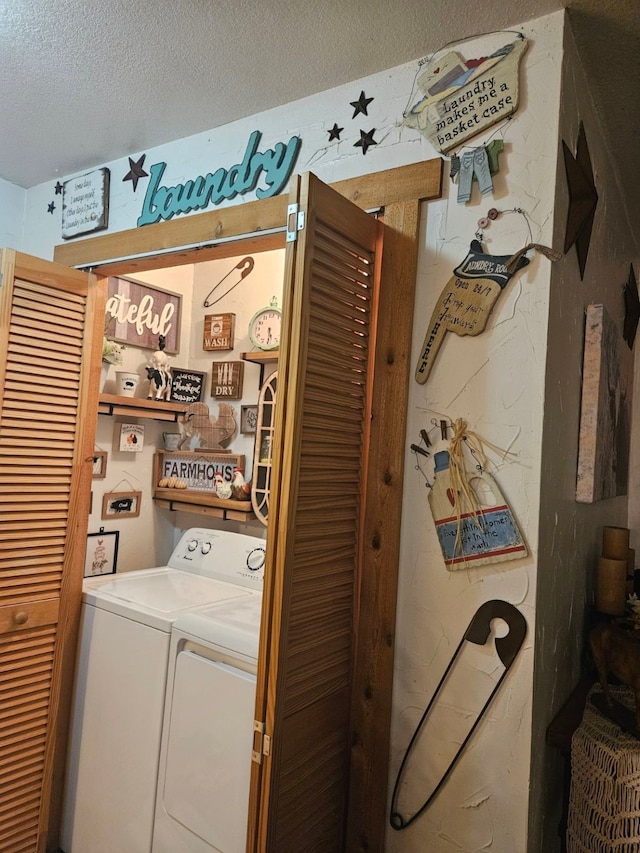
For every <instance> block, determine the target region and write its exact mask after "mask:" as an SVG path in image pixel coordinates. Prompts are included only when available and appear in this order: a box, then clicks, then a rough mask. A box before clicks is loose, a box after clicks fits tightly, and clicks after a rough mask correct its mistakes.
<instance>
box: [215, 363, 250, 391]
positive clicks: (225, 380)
mask: <svg viewBox="0 0 640 853" xmlns="http://www.w3.org/2000/svg"><path fill="white" fill-rule="evenodd" d="M243 378H244V361H214V363H213V367H212V369H211V396H212V397H214V398H215V399H216V400H220V399H223V400H241V399H242V380H243Z"/></svg>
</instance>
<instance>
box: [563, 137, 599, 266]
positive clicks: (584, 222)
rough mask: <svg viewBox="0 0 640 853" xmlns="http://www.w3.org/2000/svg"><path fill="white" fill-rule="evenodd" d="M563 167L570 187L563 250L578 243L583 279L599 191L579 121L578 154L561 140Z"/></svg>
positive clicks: (579, 264)
mask: <svg viewBox="0 0 640 853" xmlns="http://www.w3.org/2000/svg"><path fill="white" fill-rule="evenodd" d="M562 149H563V151H564V166H565V170H566V173H567V184H568V186H569V210H568V213H567V229H566V232H565V238H564V250H565V252H567V251H568V250H569V249H570V248H571V246H573V244H574V243H575V246H576V252H577V255H578V266H579V267H580V279H581V280H582V279H583V278H584V269H585V266H586V264H587V255H588V253H589V243H590V242H591V231H592V229H593V220H594V218H595V215H596V207H597V205H598V193H597V191H596V187H595V183H594V180H593V169H592V167H591V157H590V155H589V147H588V145H587V137H586V134H585V132H584V125H583V124H582V122H581V123H580V131H579V133H578V144H577V147H576V156H575V157H574V156H573V154H572V153H571V151H570V150H569V147H568V146H567V144H566V142H564V140H563V142H562Z"/></svg>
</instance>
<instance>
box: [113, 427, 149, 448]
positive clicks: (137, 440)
mask: <svg viewBox="0 0 640 853" xmlns="http://www.w3.org/2000/svg"><path fill="white" fill-rule="evenodd" d="M118 449H119V450H121V451H123V452H125V453H142V451H143V450H144V427H143V426H142V425H141V424H120V441H119V443H118Z"/></svg>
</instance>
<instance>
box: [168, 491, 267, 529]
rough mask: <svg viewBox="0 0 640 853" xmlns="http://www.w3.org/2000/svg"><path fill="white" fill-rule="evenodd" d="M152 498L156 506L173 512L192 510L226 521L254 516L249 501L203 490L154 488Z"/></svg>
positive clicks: (244, 519) (247, 519)
mask: <svg viewBox="0 0 640 853" xmlns="http://www.w3.org/2000/svg"><path fill="white" fill-rule="evenodd" d="M153 499H154V501H155V503H156V504H157V506H160V507H164V509H169V510H172V511H173V512H194V513H197V514H198V515H208V516H209V517H212V518H224V519H226V520H227V521H249V520H251V519H254V518H255V515H254V512H253V508H252V506H251V501H234V500H233V499H229V500H222V499H221V498H218V497H215V496H213V495H208V494H205V493H203V492H200V493H198V492H189V491H188V490H186V489H155V490H154V492H153Z"/></svg>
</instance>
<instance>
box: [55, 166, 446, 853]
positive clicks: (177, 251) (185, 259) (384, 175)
mask: <svg viewBox="0 0 640 853" xmlns="http://www.w3.org/2000/svg"><path fill="white" fill-rule="evenodd" d="M442 165H443V163H442V160H441V159H434V160H428V161H425V162H423V163H416V164H412V165H409V166H401V167H398V168H396V169H389V170H386V171H384V172H377V173H374V174H370V175H365V176H363V177H359V178H352V179H349V180H346V181H341V182H339V183H335V184H332V185H331V186H332V187H333V188H334V189H335V190H337V191H338V192H339V193H340V194H341V195H344V196H345V197H346V198H348V199H350V200H351V201H352V202H353V203H354V204H356V205H357V206H358V207H361V208H363V209H364V210H378V209H381V211H382V216H383V220H384V224H385V240H384V248H383V260H382V278H381V287H380V311H379V323H378V330H377V333H376V350H375V376H374V386H373V412H374V415H373V421H372V425H371V440H370V446H369V457H368V460H367V471H368V477H367V489H366V496H365V504H364V506H365V511H364V519H363V527H362V530H363V537H362V561H361V576H360V587H359V596H358V598H359V607H358V613H357V614H356V616H357V618H356V621H355V626H356V631H357V634H358V636H357V641H356V660H355V662H354V682H353V706H352V713H351V718H352V733H351V738H352V744H353V747H352V754H351V768H350V770H351V772H350V793H349V805H348V815H347V836H346V839H345V850H348V851H349V853H357V852H358V851H362V853H364V851H367V853H374V851H377V853H382V851H383V850H384V838H385V828H386V818H387V814H386V812H387V774H388V761H389V743H390V729H391V698H392V681H393V657H394V637H395V622H396V598H397V575H398V571H397V569H398V561H399V551H400V519H401V511H402V483H403V473H404V458H405V433H406V421H407V402H408V392H409V376H410V367H411V365H410V357H411V331H412V325H413V306H414V295H415V280H416V268H417V259H418V231H419V226H420V202H421V201H427V200H429V199H435V198H439V197H440V196H441V193H442V174H443V168H442ZM286 217H287V196H286V195H280V196H276V197H274V198H270V199H264V200H262V201H253V202H246V203H242V204H238V205H235V206H230V207H225V208H222V209H220V210H213V211H207V212H205V213H200V214H195V215H192V216H187V217H184V218H182V219H177V220H170V221H169V222H163V223H158V224H155V225H147V226H145V227H144V228H136V229H130V230H126V231H121V232H117V233H114V234H107V235H104V236H102V237H93V238H89V239H86V240H82V241H79V242H76V243H64V244H61V245H58V246H56V247H55V251H54V260H55V261H57V262H58V263H62V264H66V265H67V266H76V267H82V268H86V269H91V270H92V271H93V272H94V273H95V274H96V275H98V276H109V275H125V274H126V275H135V274H136V273H142V272H144V271H147V270H151V269H161V268H165V267H171V266H180V265H184V264H196V263H202V262H204V261H209V260H214V259H217V258H225V257H232V256H236V255H239V254H247V253H251V252H258V251H266V250H268V249H274V248H282V247H283V246H284V223H285V222H286Z"/></svg>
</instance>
